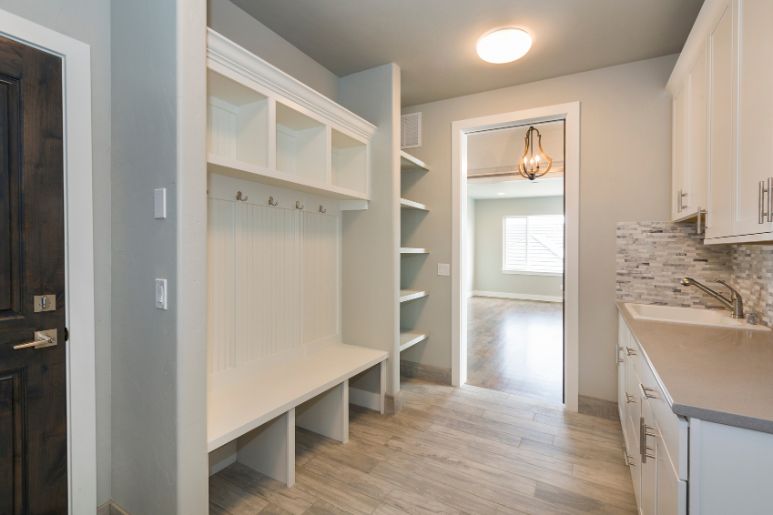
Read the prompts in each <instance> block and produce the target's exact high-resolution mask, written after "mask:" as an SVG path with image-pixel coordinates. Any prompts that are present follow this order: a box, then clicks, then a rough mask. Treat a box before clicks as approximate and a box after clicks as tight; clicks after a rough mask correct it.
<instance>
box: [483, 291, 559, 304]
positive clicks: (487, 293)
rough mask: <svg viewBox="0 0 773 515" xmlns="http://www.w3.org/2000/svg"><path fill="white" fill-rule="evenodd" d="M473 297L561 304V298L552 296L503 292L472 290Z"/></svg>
mask: <svg viewBox="0 0 773 515" xmlns="http://www.w3.org/2000/svg"><path fill="white" fill-rule="evenodd" d="M472 296H473V297H493V298H495V299H514V300H536V301H539V302H563V301H564V298H563V297H554V296H552V295H531V294H529V293H508V292H504V291H481V290H474V291H473V292H472Z"/></svg>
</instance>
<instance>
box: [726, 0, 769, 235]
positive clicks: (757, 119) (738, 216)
mask: <svg viewBox="0 0 773 515" xmlns="http://www.w3.org/2000/svg"><path fill="white" fill-rule="evenodd" d="M735 5H736V9H737V13H736V16H737V19H738V23H737V30H738V37H737V40H738V76H739V81H738V139H737V141H738V173H737V174H736V176H737V180H736V184H735V199H734V200H735V201H734V202H733V206H734V209H733V213H734V228H733V232H734V234H736V235H744V234H756V233H762V232H770V231H771V230H773V223H771V222H773V215H771V216H765V217H764V219H763V218H761V215H760V211H761V209H760V204H759V200H760V197H761V195H760V183H761V182H763V183H764V185H765V187H766V188H767V186H768V179H770V178H771V177H772V176H773V168H771V164H772V163H773V66H772V65H773V30H771V21H772V20H773V2H772V1H771V0H736V2H735ZM772 204H773V196H771V195H770V193H767V194H766V195H765V198H764V205H763V206H762V211H764V212H766V213H770V208H771V205H772Z"/></svg>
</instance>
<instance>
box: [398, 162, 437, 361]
mask: <svg viewBox="0 0 773 515" xmlns="http://www.w3.org/2000/svg"><path fill="white" fill-rule="evenodd" d="M427 172H429V167H428V166H427V165H426V164H425V163H424V162H423V161H421V160H420V159H417V158H416V157H414V156H412V155H410V154H408V153H407V152H405V151H401V152H400V199H399V209H400V233H401V238H400V268H401V273H400V295H399V303H400V336H399V341H398V350H399V352H400V353H402V352H403V351H405V350H407V349H410V348H411V347H413V346H415V345H417V344H420V343H422V342H424V341H426V340H427V339H428V338H429V334H428V333H427V332H426V331H422V330H421V329H419V328H417V327H414V323H413V321H412V318H413V317H409V316H406V313H407V312H408V311H409V310H411V309H417V308H418V307H419V306H417V303H419V302H423V300H422V299H424V298H425V297H427V296H428V295H429V291H428V290H427V289H426V288H421V287H420V286H418V285H416V284H413V283H414V282H415V280H414V279H413V278H412V277H411V274H410V273H406V271H407V269H408V268H411V267H416V266H419V265H421V263H420V262H417V260H425V261H426V257H427V255H428V254H429V252H430V251H429V249H427V248H426V247H412V246H407V245H406V242H405V241H404V240H405V238H406V231H405V228H406V224H409V223H422V221H423V217H424V216H426V214H427V213H428V212H429V207H427V205H426V204H423V203H421V202H417V201H416V200H413V199H409V198H405V188H404V180H403V178H404V177H406V176H408V175H409V174H410V175H413V176H414V177H415V178H417V180H421V179H420V177H421V176H422V175H424V174H425V173H427ZM416 174H418V175H416Z"/></svg>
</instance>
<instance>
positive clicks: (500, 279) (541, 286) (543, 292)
mask: <svg viewBox="0 0 773 515" xmlns="http://www.w3.org/2000/svg"><path fill="white" fill-rule="evenodd" d="M470 207H471V206H468V211H473V209H474V212H475V222H474V223H475V230H474V234H475V240H474V242H475V243H474V245H473V249H474V250H473V251H474V253H475V257H474V261H475V265H474V266H475V275H474V279H473V290H474V291H483V292H497V293H510V294H521V295H537V296H541V297H562V296H563V277H561V276H558V277H556V276H545V275H526V274H506V273H503V272H502V219H503V218H504V217H505V216H513V215H560V214H563V212H564V197H534V198H509V199H485V200H483V199H479V200H476V201H475V203H474V204H473V205H472V207H473V209H470Z"/></svg>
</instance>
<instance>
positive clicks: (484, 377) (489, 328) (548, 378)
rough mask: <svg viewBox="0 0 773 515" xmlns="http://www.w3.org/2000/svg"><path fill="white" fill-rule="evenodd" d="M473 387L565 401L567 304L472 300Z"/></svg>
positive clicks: (469, 350) (469, 362)
mask: <svg viewBox="0 0 773 515" xmlns="http://www.w3.org/2000/svg"><path fill="white" fill-rule="evenodd" d="M468 310H469V311H468V317H467V318H468V330H467V383H468V384H472V385H475V386H482V387H484V388H491V389H494V390H500V391H504V392H511V393H517V394H520V393H523V394H528V395H534V396H537V397H540V398H543V399H546V400H549V401H552V402H559V403H560V402H561V401H562V390H563V379H562V377H563V359H564V358H563V320H562V318H563V305H562V304H561V303H557V302H533V301H523V300H510V299H494V298H485V297H472V298H471V299H470V301H469V305H468Z"/></svg>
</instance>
